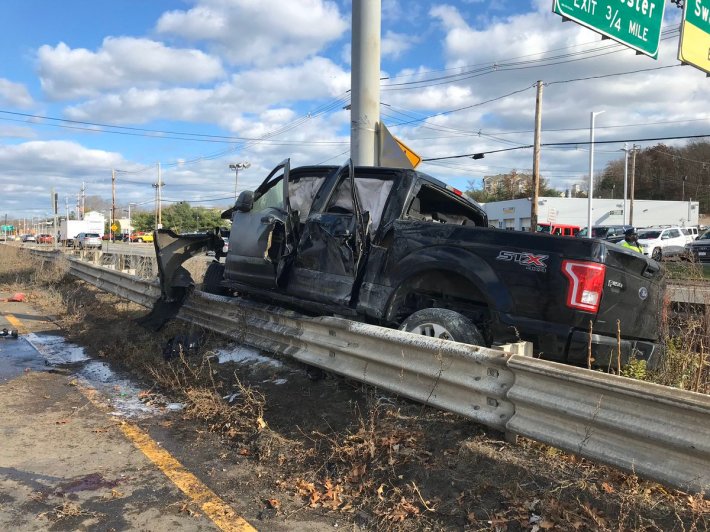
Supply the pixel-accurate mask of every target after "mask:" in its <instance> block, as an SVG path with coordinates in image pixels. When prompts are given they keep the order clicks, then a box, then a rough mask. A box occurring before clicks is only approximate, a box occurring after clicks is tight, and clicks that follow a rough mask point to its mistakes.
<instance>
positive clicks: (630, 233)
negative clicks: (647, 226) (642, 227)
mask: <svg viewBox="0 0 710 532" xmlns="http://www.w3.org/2000/svg"><path fill="white" fill-rule="evenodd" d="M621 247H622V248H628V249H630V250H631V251H635V252H636V253H641V254H642V255H643V250H641V246H639V235H638V233H637V232H636V228H634V227H629V228H628V229H627V230H626V231H624V241H623V242H622V243H621Z"/></svg>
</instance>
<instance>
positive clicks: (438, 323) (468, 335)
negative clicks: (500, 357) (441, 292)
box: [400, 308, 486, 346]
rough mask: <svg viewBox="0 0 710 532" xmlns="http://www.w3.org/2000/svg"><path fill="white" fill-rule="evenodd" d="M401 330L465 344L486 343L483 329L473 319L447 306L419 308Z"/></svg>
mask: <svg viewBox="0 0 710 532" xmlns="http://www.w3.org/2000/svg"><path fill="white" fill-rule="evenodd" d="M400 330H402V331H407V332H411V333H414V334H421V335H422V336H428V337H430V338H440V339H442V340H453V341H454V342H461V343H464V344H472V345H483V346H485V345H486V341H485V339H484V338H483V335H482V334H481V331H479V330H478V327H476V325H474V323H473V322H472V321H471V320H469V319H468V318H467V317H466V316H464V315H462V314H459V313H458V312H454V311H453V310H448V309H445V308H425V309H422V310H418V311H417V312H415V313H414V314H412V315H411V316H409V317H408V318H407V319H406V320H404V322H402V325H401V326H400Z"/></svg>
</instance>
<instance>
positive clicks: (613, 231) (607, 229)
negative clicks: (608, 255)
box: [577, 225, 631, 242]
mask: <svg viewBox="0 0 710 532" xmlns="http://www.w3.org/2000/svg"><path fill="white" fill-rule="evenodd" d="M629 227H631V226H630V225H595V226H592V238H603V239H604V240H609V241H610V242H621V241H622V240H623V239H624V232H625V231H626V230H627V229H628V228H629ZM577 236H578V237H586V236H587V228H586V227H585V228H583V229H582V230H580V231H579V233H577Z"/></svg>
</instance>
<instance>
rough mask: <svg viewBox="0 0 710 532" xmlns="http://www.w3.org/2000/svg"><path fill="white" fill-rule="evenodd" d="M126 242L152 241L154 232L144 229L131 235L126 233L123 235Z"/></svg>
mask: <svg viewBox="0 0 710 532" xmlns="http://www.w3.org/2000/svg"><path fill="white" fill-rule="evenodd" d="M123 241H124V242H152V241H153V233H146V232H143V231H136V232H135V233H131V234H130V235H125V236H124V237H123Z"/></svg>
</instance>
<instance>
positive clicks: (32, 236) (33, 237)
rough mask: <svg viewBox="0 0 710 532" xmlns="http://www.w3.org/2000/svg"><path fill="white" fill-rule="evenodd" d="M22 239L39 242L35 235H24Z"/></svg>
mask: <svg viewBox="0 0 710 532" xmlns="http://www.w3.org/2000/svg"><path fill="white" fill-rule="evenodd" d="M22 241H23V242H37V239H36V238H35V236H34V235H22Z"/></svg>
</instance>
